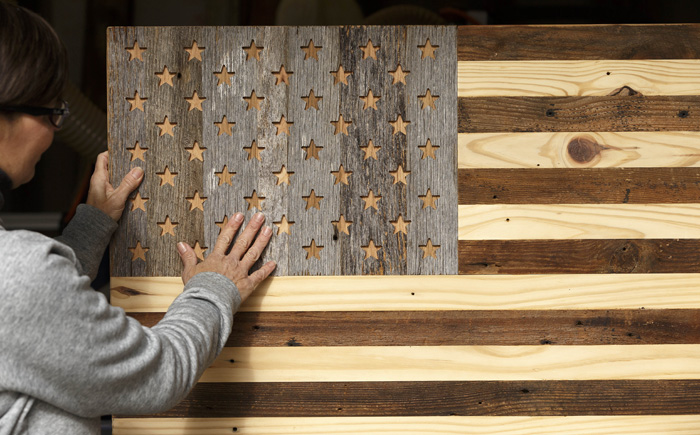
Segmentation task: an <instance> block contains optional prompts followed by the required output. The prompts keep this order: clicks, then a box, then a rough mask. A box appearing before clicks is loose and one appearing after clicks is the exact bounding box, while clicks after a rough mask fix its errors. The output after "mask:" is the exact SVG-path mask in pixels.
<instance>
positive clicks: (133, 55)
mask: <svg viewBox="0 0 700 435" xmlns="http://www.w3.org/2000/svg"><path fill="white" fill-rule="evenodd" d="M126 51H128V52H129V62H131V61H132V60H134V59H138V60H140V61H141V62H143V57H141V55H142V54H143V52H144V51H146V47H143V48H141V47H139V43H138V41H134V45H133V46H132V47H131V48H127V49H126Z"/></svg>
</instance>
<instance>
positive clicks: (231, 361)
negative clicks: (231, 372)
mask: <svg viewBox="0 0 700 435" xmlns="http://www.w3.org/2000/svg"><path fill="white" fill-rule="evenodd" d="M228 362H230V363H231V364H233V363H235V362H236V360H235V359H233V358H231V359H230V360H228Z"/></svg>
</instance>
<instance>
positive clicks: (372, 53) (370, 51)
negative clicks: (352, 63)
mask: <svg viewBox="0 0 700 435" xmlns="http://www.w3.org/2000/svg"><path fill="white" fill-rule="evenodd" d="M380 48H381V47H380V46H379V45H377V46H376V47H375V46H374V45H372V40H371V39H370V40H369V41H368V42H367V45H365V46H360V49H361V50H362V59H367V58H370V57H371V58H372V59H374V60H377V50H379V49H380Z"/></svg>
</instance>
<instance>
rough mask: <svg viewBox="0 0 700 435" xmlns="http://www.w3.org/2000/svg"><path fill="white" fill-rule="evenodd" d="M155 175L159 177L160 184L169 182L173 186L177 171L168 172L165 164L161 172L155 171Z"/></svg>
mask: <svg viewBox="0 0 700 435" xmlns="http://www.w3.org/2000/svg"><path fill="white" fill-rule="evenodd" d="M156 175H157V176H159V177H160V185H161V186H164V185H166V184H169V185H171V186H173V187H175V176H176V175H177V172H170V169H168V167H167V166H166V167H165V169H164V170H163V172H156Z"/></svg>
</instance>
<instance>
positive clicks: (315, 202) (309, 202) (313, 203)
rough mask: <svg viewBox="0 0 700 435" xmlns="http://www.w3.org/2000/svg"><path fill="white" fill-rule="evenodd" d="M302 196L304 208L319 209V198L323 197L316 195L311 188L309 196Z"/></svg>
mask: <svg viewBox="0 0 700 435" xmlns="http://www.w3.org/2000/svg"><path fill="white" fill-rule="evenodd" d="M302 198H304V201H306V210H308V209H310V208H311V207H313V208H315V209H317V210H321V200H322V199H323V197H322V196H316V193H315V192H314V190H313V189H311V193H310V194H309V196H302Z"/></svg>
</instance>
